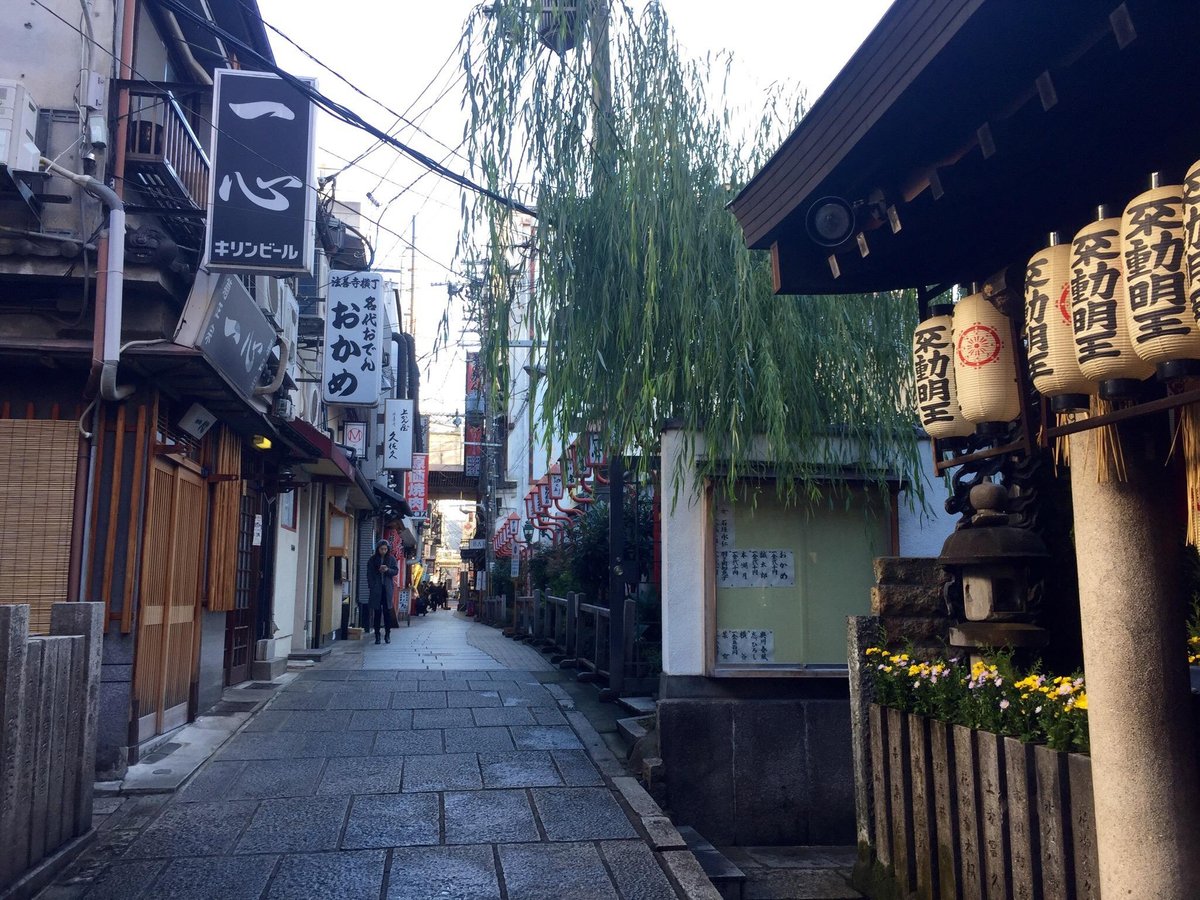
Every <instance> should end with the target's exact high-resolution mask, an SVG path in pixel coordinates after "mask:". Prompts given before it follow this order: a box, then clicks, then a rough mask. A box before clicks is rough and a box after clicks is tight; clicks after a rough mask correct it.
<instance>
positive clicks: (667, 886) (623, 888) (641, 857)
mask: <svg viewBox="0 0 1200 900" xmlns="http://www.w3.org/2000/svg"><path fill="white" fill-rule="evenodd" d="M600 852H601V853H602V854H603V856H604V858H605V860H607V861H608V869H609V871H610V872H612V873H613V879H614V880H615V881H616V882H617V888H618V890H620V892H621V897H622V898H623V900H675V896H676V895H675V889H674V888H672V887H671V882H669V881H668V880H667V876H666V875H664V874H663V870H662V867H661V866H659V864H658V861H657V860H656V859H655V858H654V854H653V853H652V852H651V850H650V848H649V847H647V846H646V845H645V844H643V843H642V842H641V841H605V842H603V843H602V844H601V845H600Z"/></svg>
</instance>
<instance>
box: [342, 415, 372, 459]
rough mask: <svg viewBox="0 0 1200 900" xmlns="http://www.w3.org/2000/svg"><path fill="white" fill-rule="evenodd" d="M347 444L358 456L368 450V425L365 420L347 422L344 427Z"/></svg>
mask: <svg viewBox="0 0 1200 900" xmlns="http://www.w3.org/2000/svg"><path fill="white" fill-rule="evenodd" d="M343 431H344V433H345V435H346V446H347V447H349V448H350V449H351V450H353V451H354V452H355V453H356V454H357V455H358V456H363V455H364V454H365V453H366V452H367V425H366V423H365V422H347V423H346V425H345V427H344V429H343Z"/></svg>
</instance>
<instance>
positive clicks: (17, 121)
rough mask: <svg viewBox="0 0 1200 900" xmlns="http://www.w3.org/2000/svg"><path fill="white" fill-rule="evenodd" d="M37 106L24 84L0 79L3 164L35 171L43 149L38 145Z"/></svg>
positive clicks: (17, 169) (0, 155)
mask: <svg viewBox="0 0 1200 900" xmlns="http://www.w3.org/2000/svg"><path fill="white" fill-rule="evenodd" d="M37 123H38V106H37V104H36V103H34V101H33V98H32V97H30V96H29V91H28V90H27V89H26V87H25V85H24V84H22V83H21V82H19V81H11V80H8V79H0V164H3V165H5V166H7V167H8V168H9V169H12V170H16V171H21V172H36V171H38V169H39V165H38V163H39V160H40V159H41V157H42V151H41V149H40V148H39V147H38V145H37Z"/></svg>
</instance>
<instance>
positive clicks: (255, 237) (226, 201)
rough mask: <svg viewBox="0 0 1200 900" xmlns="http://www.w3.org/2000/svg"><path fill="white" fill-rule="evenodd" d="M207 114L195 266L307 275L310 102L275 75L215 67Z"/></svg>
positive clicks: (313, 200)
mask: <svg viewBox="0 0 1200 900" xmlns="http://www.w3.org/2000/svg"><path fill="white" fill-rule="evenodd" d="M298 80H299V81H301V82H303V83H304V84H306V85H308V86H310V87H313V86H315V85H316V82H315V81H314V80H312V79H305V78H301V79H298ZM213 110H214V112H213V132H212V171H211V175H210V177H209V195H208V230H207V234H206V237H205V247H204V262H203V263H202V265H203V266H204V267H206V268H208V269H211V270H213V271H222V272H234V271H236V272H245V273H254V274H258V275H295V274H298V273H300V272H309V271H310V268H311V265H312V259H313V241H314V227H313V223H314V222H315V221H316V208H317V192H316V189H315V188H314V187H313V177H312V171H313V158H314V155H313V135H314V131H313V124H314V122H315V119H316V117H315V115H314V109H313V104H312V101H311V99H310V98H309V97H308V96H307V95H306V94H305V93H304V92H303V91H302V90H299V89H298V88H296V87H295V86H294V85H293V84H291V83H289V82H287V81H284V80H283V79H282V78H280V77H279V76H277V75H272V74H269V73H266V72H250V71H246V70H242V69H237V70H234V69H218V70H217V71H216V72H215V73H214V80H213Z"/></svg>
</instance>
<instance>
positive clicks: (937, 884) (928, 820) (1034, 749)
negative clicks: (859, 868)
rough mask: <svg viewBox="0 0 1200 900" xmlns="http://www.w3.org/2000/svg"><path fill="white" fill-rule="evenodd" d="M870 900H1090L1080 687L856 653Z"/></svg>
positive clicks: (1092, 854) (1094, 884)
mask: <svg viewBox="0 0 1200 900" xmlns="http://www.w3.org/2000/svg"><path fill="white" fill-rule="evenodd" d="M867 660H868V664H867V666H866V668H867V669H868V670H869V671H870V672H871V675H872V678H871V681H872V683H873V686H874V689H875V699H876V701H877V702H876V703H874V704H871V706H870V708H869V713H868V718H869V729H870V732H869V737H870V765H871V781H872V793H873V811H872V823H873V828H872V831H873V841H872V851H873V861H874V866H873V868H872V874H871V877H870V883H869V884H868V883H864V884H860V887H863V888H865V889H866V890H867V892H868V893H869V895H870V896H872V897H889V896H909V895H915V896H916V897H918V898H926V897H930V898H932V897H951V898H953V897H964V898H965V897H992V896H995V897H1012V898H1033V897H1037V896H1042V897H1045V898H1059V897H1076V898H1090V897H1097V896H1098V891H1099V887H1098V881H1097V879H1096V846H1095V824H1094V813H1093V805H1092V792H1091V760H1090V759H1089V758H1088V757H1087V756H1085V755H1083V754H1082V753H1076V752H1070V751H1073V750H1086V748H1087V694H1086V692H1085V690H1084V684H1083V680H1082V678H1079V677H1076V676H1060V677H1057V678H1055V677H1050V676H1047V675H1045V674H1043V673H1040V672H1033V673H1024V674H1022V673H1017V672H1014V671H1012V668H1011V666H1010V664H1009V661H1008V660H1007V659H1005V658H1000V659H998V660H997V661H996V662H995V663H976V664H974V665H967V664H966V663H965V662H960V661H958V660H953V659H947V660H937V661H933V662H925V661H918V660H914V659H911V658H910V657H909V655H908V654H904V653H899V654H894V653H890V652H888V651H886V650H883V649H882V648H878V647H872V648H870V649H869V650H868V651H867Z"/></svg>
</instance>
